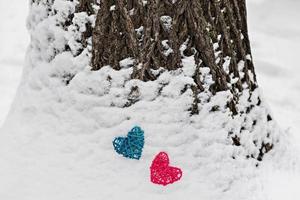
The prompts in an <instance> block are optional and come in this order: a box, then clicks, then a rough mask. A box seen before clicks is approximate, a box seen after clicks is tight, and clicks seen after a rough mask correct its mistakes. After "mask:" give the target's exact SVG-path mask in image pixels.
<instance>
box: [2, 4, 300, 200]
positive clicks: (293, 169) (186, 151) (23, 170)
mask: <svg viewBox="0 0 300 200" xmlns="http://www.w3.org/2000/svg"><path fill="white" fill-rule="evenodd" d="M0 1H1V2H0V9H1V11H2V12H0V19H1V21H0V22H1V23H0V35H1V37H0V42H1V44H4V46H3V47H2V48H0V66H1V70H0V76H1V79H0V80H1V82H0V90H1V91H0V92H1V95H4V100H3V101H2V96H1V104H0V105H1V106H3V107H0V111H1V114H2V113H3V114H2V116H1V119H2V121H3V120H4V117H5V115H6V113H7V111H8V107H9V104H10V103H11V101H12V99H13V95H14V91H15V89H16V87H17V82H18V80H20V74H21V70H22V69H21V67H22V63H23V61H22V60H23V56H24V52H25V48H26V46H27V43H28V37H27V33H26V31H25V29H24V22H23V19H24V18H25V16H26V15H27V11H26V10H25V9H24V8H25V7H26V6H27V5H26V4H25V3H21V2H16V3H12V4H11V7H13V8H14V9H18V11H19V12H15V11H14V12H13V14H12V13H11V12H12V11H13V8H11V9H8V8H7V6H10V5H9V4H5V6H4V0H0ZM14 1H16V0H14ZM56 3H57V4H56V6H58V7H59V8H60V9H64V8H66V10H62V13H65V14H67V13H68V12H69V10H72V9H73V8H74V7H73V4H72V3H69V4H68V5H67V6H65V4H64V6H60V5H63V4H62V1H60V0H57V2H56ZM12 5H13V6H12ZM299 7H300V2H297V1H292V0H289V1H285V2H282V1H280V0H274V1H270V0H268V1H263V0H260V1H252V2H249V15H250V18H249V20H250V36H251V41H252V46H253V53H254V60H255V63H256V68H257V73H258V79H259V84H260V86H261V89H262V91H263V92H264V96H265V99H266V102H268V103H269V104H270V107H271V108H272V111H273V115H274V118H275V119H276V120H277V121H278V122H279V124H280V126H281V128H283V130H288V133H287V134H289V135H290V142H291V144H290V146H293V148H289V149H288V150H286V151H284V149H286V148H287V147H286V146H287V145H285V144H284V143H281V144H280V145H279V147H278V149H279V150H280V151H279V150H278V151H276V153H274V155H273V154H272V155H269V156H267V157H266V162H265V164H263V165H261V166H260V168H259V169H257V168H255V167H252V166H253V165H254V164H255V161H245V160H243V159H241V158H240V157H239V155H243V154H244V153H247V152H242V151H243V150H242V149H236V148H234V147H232V146H231V145H228V143H229V142H230V141H228V139H227V131H226V130H224V124H226V126H225V127H226V129H232V128H238V127H235V126H236V124H235V122H237V121H238V120H239V119H238V120H237V121H233V122H232V123H228V122H226V121H222V120H220V119H225V118H224V117H222V116H226V115H227V114H228V113H227V112H228V111H226V110H222V107H221V108H220V109H221V110H222V113H216V114H212V115H209V117H207V115H208V112H209V110H210V109H211V108H212V107H213V106H214V105H215V104H217V105H223V104H224V103H226V102H219V100H220V99H224V98H230V96H229V94H227V93H226V92H223V93H220V94H219V96H221V97H223V98H217V97H215V98H214V99H213V100H212V101H211V103H210V104H205V105H203V108H202V109H203V110H202V111H201V114H200V116H197V117H195V118H192V119H190V117H189V114H188V112H187V110H188V108H189V105H190V103H191V102H192V100H193V99H192V95H193V94H192V92H191V90H187V91H186V92H184V93H183V94H181V92H180V91H182V89H183V88H184V85H185V84H186V83H189V84H192V80H191V79H190V77H189V76H191V75H193V71H194V70H193V69H194V68H195V67H194V65H193V64H191V63H193V62H194V61H193V60H192V59H191V58H190V57H188V58H185V60H184V61H185V65H186V66H185V67H184V69H183V71H182V72H181V71H178V72H174V73H168V72H165V73H163V74H162V75H161V76H160V79H159V80H157V81H154V82H151V83H147V84H146V83H143V82H140V81H136V80H134V81H128V79H129V75H130V72H131V71H130V70H131V69H130V68H127V67H124V69H122V70H121V71H118V72H115V71H113V70H111V69H110V68H108V67H105V68H103V69H102V70H100V71H98V72H94V73H92V72H90V71H89V69H88V68H85V67H82V66H86V65H87V60H88V58H89V57H88V56H86V55H82V56H80V57H79V58H77V59H73V58H72V55H71V54H70V53H63V54H61V55H59V56H57V57H56V58H55V59H54V60H52V61H51V63H50V64H46V63H44V62H42V61H43V60H49V59H52V57H53V55H51V56H49V54H48V53H49V52H47V51H48V50H49V49H50V51H51V49H53V47H52V46H50V45H46V47H47V48H45V49H46V51H45V52H42V53H41V52H38V51H36V49H38V48H39V47H40V46H33V48H32V49H31V50H29V52H30V55H31V56H29V57H27V66H26V68H25V74H27V75H28V76H27V77H25V76H24V78H23V80H22V84H21V86H20V87H19V91H18V94H17V97H16V100H15V101H14V104H13V107H12V109H11V112H10V115H9V117H8V119H7V121H6V124H5V125H4V128H3V133H2V134H1V141H0V155H1V160H0V175H1V180H0V188H1V189H0V197H1V198H0V199H8V200H10V199H12V200H19V199H22V200H27V199H28V200H36V199H46V200H48V199H49V200H50V199H51V200H54V199H55V200H60V199H63V200H68V199H72V200H73V199H74V200H76V199H78V200H90V199H118V198H123V199H140V198H143V199H150V198H151V199H153V198H154V199H166V198H167V199H187V196H186V195H187V194H189V195H192V196H191V200H194V199H212V200H214V199H220V200H221V199H222V200H223V199H224V200H225V199H230V200H234V199H245V200H246V199H255V200H258V199H264V200H279V199H280V200H282V199H287V200H296V199H298V198H299V196H300V192H299V190H298V189H297V186H298V185H299V183H300V173H299V162H297V158H298V156H297V151H296V150H294V146H295V149H296V148H297V147H299V145H300V136H299V134H297V131H298V130H300V127H299V126H300V125H299V124H300V123H299V120H300V116H299V115H300V106H299V105H298V102H299V101H300V95H299V91H298V90H300V87H299V86H300V81H299V80H300V79H299V78H298V77H297V72H299V70H298V66H297V65H298V62H297V59H296V58H297V55H298V54H299V53H300V52H299V50H298V48H297V46H298V44H299V42H300V41H299V40H300V37H299V31H300V29H299V27H298V26H297V24H298V23H299V22H298V19H299V17H300V16H299V14H298V9H299ZM35 9H40V8H38V7H37V8H35ZM283 11H285V12H284V13H285V14H284V15H283V14H281V15H280V13H282V12H283ZM16 13H17V14H16ZM2 15H3V16H2ZM36 17H37V16H31V19H36V20H41V23H40V24H39V25H38V26H36V27H38V28H37V29H32V32H31V34H33V35H34V36H36V38H37V39H38V41H41V43H42V44H43V45H45V44H47V42H48V41H47V40H46V38H43V37H42V36H43V35H42V36H39V35H40V33H39V30H47V25H46V24H44V23H43V22H42V20H43V19H41V18H36ZM63 18H64V15H61V16H53V23H54V22H55V20H63ZM92 18H93V17H88V16H84V15H78V17H77V18H76V20H77V22H76V24H79V26H78V27H83V26H82V22H83V21H91V20H92ZM8 19H9V20H13V21H8ZM16 24H17V25H18V26H16ZM2 25H3V26H2ZM282 26H284V27H282ZM4 27H5V28H4ZM16 28H18V29H19V28H22V29H21V30H16ZM36 30H37V31H36ZM79 31H83V30H79ZM45 34H47V35H48V34H49V32H48V31H45ZM55 34H58V35H59V37H56V39H57V41H52V42H54V43H56V42H57V43H60V49H57V50H58V51H61V50H62V48H63V46H64V44H66V43H68V42H70V41H67V40H66V38H70V35H68V34H69V32H64V31H62V30H61V29H60V28H59V27H58V28H57V29H56V30H55V31H54V32H53V35H55ZM71 34H72V36H73V38H77V37H78V35H77V33H76V30H75V28H74V33H71ZM53 35H48V36H50V37H53ZM3 36H4V37H3ZM15 38H20V39H18V40H16V39H15ZM75 41H76V39H74V41H73V42H72V41H71V42H72V44H73V45H70V46H71V48H72V52H73V53H74V54H75V52H77V50H78V49H80V48H81V46H80V45H79V46H78V45H76V43H75ZM56 47H57V46H56ZM35 48H36V49H35ZM37 55H42V56H41V57H39V56H37ZM87 55H88V54H87ZM37 58H38V59H40V61H39V62H36V59H37ZM129 61H130V60H125V61H124V63H125V64H127V63H130V62H129ZM40 65H42V66H40ZM2 67H4V70H2ZM31 67H35V69H34V70H33V72H32V73H29V72H30V70H29V69H30V68H31ZM207 69H208V68H207ZM207 69H206V68H203V69H201V70H202V71H203V77H201V79H202V80H203V81H204V82H206V83H207V85H209V84H211V83H212V80H211V76H210V74H209V69H208V70H207ZM8 72H9V73H13V74H14V75H12V78H10V75H9V76H8ZM66 72H72V74H76V76H75V77H74V79H73V80H72V81H71V83H70V84H69V85H67V86H66V82H65V81H63V82H62V81H61V80H62V77H64V76H65V75H66V74H65V73H66ZM108 74H109V76H108ZM49 75H51V77H53V78H51V79H49V78H48V76H49ZM25 80H26V81H25ZM2 81H4V83H2ZM167 83H168V85H167ZM283 83H284V84H283ZM99 85H101V87H98V86H99ZM166 85H167V86H166ZM207 85H206V88H207ZM134 86H139V88H140V90H139V91H137V94H135V93H132V95H131V97H132V100H135V99H134V98H139V100H140V101H139V102H138V103H136V104H134V105H133V106H132V107H130V108H128V109H126V110H123V109H120V107H122V106H123V105H124V104H126V103H128V99H127V98H126V96H128V94H130V93H131V91H132V88H134ZM28 88H30V90H29V89H28ZM120 88H122V89H120ZM2 91H3V92H2ZM5 91H8V92H5ZM158 92H161V94H162V95H161V96H159V97H157V95H156V94H157V93H158ZM257 93H258V91H257ZM259 93H261V91H259ZM201 95H203V97H201V98H202V99H205V98H209V97H210V94H209V93H203V94H201ZM18 99H19V100H18ZM20 99H22V101H20ZM244 99H245V101H244V102H241V103H247V101H246V99H247V97H246V96H245V98H244ZM37 103H38V104H37ZM37 105H38V106H37ZM49 105H51V106H49ZM158 105H160V106H158ZM111 106H112V107H111ZM170 112H172V113H173V114H172V115H170V114H169V113H170ZM260 112H265V110H259V109H258V110H254V111H253V113H252V115H253V116H255V115H259V113H260ZM20 113H21V114H20ZM213 120H214V121H215V122H216V123H215V124H214V126H212V124H211V121H213ZM263 122H264V121H263V119H262V121H261V122H260V123H263ZM189 124H192V125H189ZM134 125H141V126H142V128H143V129H144V130H145V141H146V144H145V148H144V152H143V157H142V160H141V162H135V161H128V160H126V159H123V158H120V157H119V156H118V155H117V154H114V153H112V151H111V149H112V144H111V142H112V140H113V138H114V137H116V136H122V135H125V134H126V133H127V131H128V130H129V129H130V128H132V127H133V126H134ZM246 126H247V124H246ZM20 127H21V129H20ZM221 127H222V128H221ZM261 127H264V126H261ZM8 128H9V129H8ZM210 130H212V131H210ZM4 132H5V133H6V134H4ZM182 132H184V133H185V134H184V137H182V135H181V134H180V133H182ZM254 132H255V133H256V134H254V136H253V137H256V136H258V135H259V132H260V130H256V131H254ZM7 133H8V134H7ZM163 133H164V134H163ZM242 139H243V140H245V144H247V141H248V140H249V139H251V138H246V137H245V138H242ZM258 139H259V138H258ZM241 142H242V143H243V141H241ZM249 149H250V150H251V146H250V147H249ZM159 151H167V152H168V153H169V156H170V159H171V160H172V165H174V166H179V167H181V168H182V170H183V173H184V176H183V178H182V181H181V182H180V183H178V184H174V185H172V186H169V187H167V188H163V187H159V186H156V185H152V184H151V183H150V181H149V167H150V164H151V161H152V159H153V157H154V155H156V154H157V153H158V152H159ZM253 151H255V149H254V150H253ZM231 155H236V159H237V160H233V159H228V157H230V156H231ZM297 163H298V164H297ZM120 166H121V167H120ZM297 170H298V172H297ZM185 172H188V173H185ZM194 195H195V196H194Z"/></svg>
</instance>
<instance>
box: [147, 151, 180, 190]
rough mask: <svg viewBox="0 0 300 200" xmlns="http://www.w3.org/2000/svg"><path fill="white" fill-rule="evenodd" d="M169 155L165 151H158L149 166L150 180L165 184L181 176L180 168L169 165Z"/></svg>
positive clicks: (177, 179)
mask: <svg viewBox="0 0 300 200" xmlns="http://www.w3.org/2000/svg"><path fill="white" fill-rule="evenodd" d="M169 164H170V161H169V156H168V154H167V153H165V152H160V153H159V154H158V155H157V156H156V157H155V159H154V160H153V161H152V165H151V167H150V172H151V182H152V183H154V184H159V185H163V186H166V185H168V184H172V183H174V182H176V181H179V180H180V179H181V177H182V171H181V169H179V168H177V167H171V166H169Z"/></svg>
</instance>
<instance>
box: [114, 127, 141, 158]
mask: <svg viewBox="0 0 300 200" xmlns="http://www.w3.org/2000/svg"><path fill="white" fill-rule="evenodd" d="M113 146H114V148H115V151H116V152H117V153H118V154H121V155H123V156H124V157H125V158H130V159H136V160H139V159H140V158H141V156H142V152H143V148H144V131H143V130H142V129H141V128H140V127H138V126H136V127H134V128H133V129H132V130H131V131H129V132H128V134H127V137H117V138H116V139H115V140H114V141H113Z"/></svg>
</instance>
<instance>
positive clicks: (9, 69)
mask: <svg viewBox="0 0 300 200" xmlns="http://www.w3.org/2000/svg"><path fill="white" fill-rule="evenodd" d="M248 4H249V11H248V13H249V23H250V24H249V26H250V37H251V41H252V47H253V55H254V59H255V63H256V70H257V74H258V80H259V84H260V86H261V88H262V91H263V93H264V96H265V98H266V99H267V102H268V103H269V104H270V107H271V109H272V111H273V114H274V118H275V119H276V120H277V121H278V123H279V124H280V126H281V127H282V128H283V129H284V130H289V132H290V133H291V137H293V140H294V141H293V143H294V144H296V145H297V146H299V147H300V134H299V133H298V132H299V130H300V105H299V103H298V102H300V78H299V77H298V76H299V75H300V68H299V67H300V66H298V65H299V62H298V57H299V55H300V50H299V47H298V46H299V44H300V12H299V9H300V2H299V1H298V0H284V1H283V0H248ZM26 15H27V2H26V1H18V0H10V1H9V3H8V2H7V1H5V0H0V44H1V46H0V124H1V123H2V122H3V121H4V119H5V116H6V114H7V112H8V110H9V106H10V104H11V102H12V99H13V97H14V94H15V91H16V88H17V86H18V81H19V80H20V77H21V73H22V66H23V58H24V55H25V51H26V46H27V44H28V42H29V39H28V34H27V32H26V29H25V18H26ZM291 156H292V155H291ZM299 174H300V173H296V172H293V171H290V170H289V171H285V170H282V168H280V167H278V166H268V165H266V166H264V169H262V173H261V181H262V182H264V184H263V185H264V191H265V192H266V193H267V196H268V198H269V199H267V200H283V199H284V200H298V199H299V198H300V191H299V189H298V188H297V186H298V185H300V175H299ZM0 190H1V189H0Z"/></svg>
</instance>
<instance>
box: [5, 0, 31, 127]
mask: <svg viewBox="0 0 300 200" xmlns="http://www.w3.org/2000/svg"><path fill="white" fill-rule="evenodd" d="M27 12H28V2H27V1H19V0H10V1H9V2H8V1H5V0H0V44H1V45H0V125H1V124H2V123H3V121H4V119H5V117H6V115H7V113H8V111H9V108H10V104H11V102H12V99H13V98H14V95H15V92H16V89H17V87H18V84H19V81H20V78H21V74H22V67H23V65H24V57H25V52H26V48H27V45H28V43H29V35H28V33H27V30H26V21H25V20H26V16H27Z"/></svg>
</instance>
